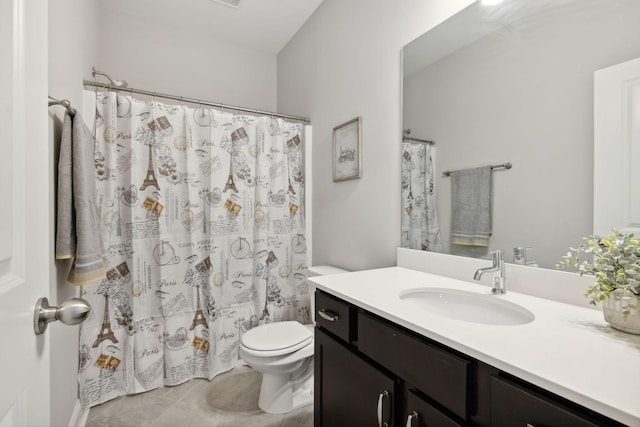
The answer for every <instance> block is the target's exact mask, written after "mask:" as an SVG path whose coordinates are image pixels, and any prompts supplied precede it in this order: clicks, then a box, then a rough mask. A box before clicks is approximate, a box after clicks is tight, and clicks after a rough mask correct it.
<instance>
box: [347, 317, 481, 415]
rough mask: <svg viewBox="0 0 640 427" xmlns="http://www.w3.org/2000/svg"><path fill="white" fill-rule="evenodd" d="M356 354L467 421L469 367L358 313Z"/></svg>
mask: <svg viewBox="0 0 640 427" xmlns="http://www.w3.org/2000/svg"><path fill="white" fill-rule="evenodd" d="M358 350H359V351H360V352H362V353H364V354H366V355H367V356H369V357H370V358H371V359H373V360H374V361H376V362H377V363H379V364H381V365H382V366H384V367H386V368H387V369H389V370H390V371H391V372H393V373H394V374H396V375H398V376H399V377H400V378H402V379H403V380H405V381H406V382H407V383H409V384H411V385H412V386H414V387H415V388H417V389H418V390H420V391H421V392H423V393H424V394H426V395H427V396H429V397H430V398H432V399H433V400H435V401H437V402H438V403H440V404H441V405H443V406H444V407H446V408H447V409H449V410H450V411H452V412H453V413H454V414H456V415H457V416H459V417H461V418H463V419H467V417H468V406H469V405H468V395H469V392H468V390H467V384H468V381H469V370H470V366H471V363H470V362H469V361H468V360H465V359H462V358H460V357H458V356H457V355H454V354H452V353H449V352H447V351H444V350H442V349H440V348H438V347H436V346H434V345H432V344H429V343H427V342H425V341H424V340H422V339H418V338H416V337H414V336H412V335H410V334H409V333H407V332H405V331H402V330H400V329H398V328H395V327H392V326H390V325H388V324H385V323H384V322H382V321H381V320H378V319H376V318H374V317H372V316H370V315H368V314H366V313H364V312H362V311H360V312H358Z"/></svg>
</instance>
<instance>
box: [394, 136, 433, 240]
mask: <svg viewBox="0 0 640 427" xmlns="http://www.w3.org/2000/svg"><path fill="white" fill-rule="evenodd" d="M434 156H435V148H434V147H432V146H431V145H427V144H423V143H411V142H403V143H402V165H401V173H402V191H401V197H402V212H401V215H402V225H401V231H402V239H401V245H402V247H404V248H410V249H420V250H423V251H430V252H441V251H442V241H441V237H440V225H439V223H438V215H437V212H436V195H435V187H434V178H435V177H434V173H435V171H434V166H433V157H434Z"/></svg>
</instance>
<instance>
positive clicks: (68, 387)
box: [43, 0, 100, 426]
mask: <svg viewBox="0 0 640 427" xmlns="http://www.w3.org/2000/svg"><path fill="white" fill-rule="evenodd" d="M99 25H100V24H99V7H98V1H97V0H56V1H55V4H50V5H49V95H51V96H54V97H56V98H64V99H68V100H70V101H71V103H72V105H74V106H75V107H76V108H78V110H81V106H82V79H83V78H89V77H90V76H91V65H93V64H95V62H96V60H97V56H98V53H97V46H98V35H99V32H98V28H99ZM43 102H44V101H43ZM63 117H64V108H63V107H59V106H56V107H51V108H49V142H50V144H52V145H54V147H55V150H54V151H55V153H56V154H55V158H53V159H51V162H52V168H51V170H52V171H56V170H57V166H56V165H57V153H58V146H59V141H60V132H61V128H62V124H61V123H62V122H61V120H62V118H63ZM54 183H55V176H52V177H51V194H52V195H54V194H55V192H54V190H53V189H54ZM51 204H52V206H53V204H54V201H53V200H51ZM51 212H55V210H54V209H53V207H52V209H51ZM51 220H52V221H53V218H52V219H51ZM54 228H55V227H51V230H54ZM51 239H53V236H51ZM52 256H53V255H52ZM68 267H69V265H68V263H67V262H61V261H56V263H55V269H56V271H55V272H54V273H53V277H57V280H56V281H52V283H51V288H50V291H49V302H51V303H52V304H59V303H61V302H63V301H64V300H66V299H67V298H70V297H73V296H77V295H78V293H79V288H78V287H75V286H73V285H70V284H68V283H67V282H66V281H65V280H64V279H65V274H66V272H67V271H68ZM78 331H79V327H78V326H66V325H62V324H55V325H52V326H51V327H49V328H48V329H47V335H48V339H49V340H50V343H51V421H52V425H54V426H66V425H68V424H69V419H70V417H71V413H72V411H73V407H74V405H75V403H76V399H77V380H76V377H77V372H78Z"/></svg>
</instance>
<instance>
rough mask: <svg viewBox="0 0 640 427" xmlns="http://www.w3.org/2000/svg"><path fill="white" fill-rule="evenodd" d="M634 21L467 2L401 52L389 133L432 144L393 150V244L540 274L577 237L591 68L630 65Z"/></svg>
mask: <svg viewBox="0 0 640 427" xmlns="http://www.w3.org/2000/svg"><path fill="white" fill-rule="evenodd" d="M639 20H640V1H638V0H507V1H505V2H504V3H502V4H500V5H497V6H491V7H488V6H484V5H482V4H481V3H480V2H477V3H474V4H472V5H471V6H469V7H468V8H466V9H464V10H463V11H461V12H460V13H458V14H457V15H455V16H454V17H452V18H451V19H449V20H447V21H445V22H444V23H443V24H441V25H439V26H438V27H435V28H434V29H432V30H430V31H429V32H427V33H426V34H424V35H423V36H421V37H420V38H418V39H416V40H415V41H413V42H412V43H410V44H409V45H407V46H406V47H405V48H404V49H403V129H410V130H411V137H413V138H417V139H425V140H432V141H434V143H435V144H434V145H425V144H420V143H418V144H415V143H413V141H408V140H407V141H403V142H402V155H401V161H402V167H401V169H402V186H403V189H402V206H401V209H402V221H403V222H402V245H403V246H404V247H411V248H414V249H423V250H432V251H438V252H444V253H450V254H456V255H464V256H473V257H486V256H487V253H488V251H489V250H493V249H502V250H503V251H505V259H506V260H508V261H510V262H513V261H514V259H515V260H516V261H517V262H518V263H521V264H530V265H537V266H540V267H544V268H553V266H554V265H555V264H556V263H557V262H558V261H559V260H560V259H561V257H562V255H564V254H565V253H566V251H567V249H568V248H569V246H575V245H578V244H580V243H581V241H582V240H581V239H582V237H583V236H587V235H589V234H591V233H592V232H593V200H594V199H593V189H594V184H593V179H594V173H593V168H594V166H593V165H594V154H593V153H594V142H593V141H594V130H593V129H594V118H593V117H594V72H596V71H597V70H600V69H603V68H606V67H610V66H612V65H615V64H619V63H622V62H626V61H629V60H631V59H634V58H637V57H640V25H638V22H639ZM405 136H407V135H405ZM635 144H636V145H637V144H638V142H636V143H635ZM416 145H418V148H416V147H415V146H416ZM505 163H512V165H513V168H511V169H506V168H497V169H493V170H491V169H489V171H490V172H489V173H488V174H486V173H484V175H483V172H482V171H484V170H486V168H487V167H489V166H492V165H502V164H505ZM445 171H453V173H452V174H451V176H447V175H444V174H443V172H445ZM472 172H473V173H474V174H475V175H474V176H475V177H474V178H473V179H470V178H468V177H466V178H465V176H466V175H465V174H468V173H472ZM480 176H484V178H482V179H480V178H478V177H480ZM470 183H472V184H470ZM454 190H456V191H454ZM454 193H455V194H454ZM461 194H462V196H461ZM410 196H411V197H410ZM638 197H640V196H638ZM454 207H455V208H454ZM478 217H482V218H485V220H484V222H482V221H481V224H477V222H478V221H476V220H477V218H478ZM460 218H462V220H461V219H460ZM486 218H488V222H487V219H486ZM460 224H462V225H460ZM452 226H453V227H454V228H456V229H457V230H455V231H456V232H455V233H454V234H460V235H465V234H469V235H470V236H471V237H469V238H468V239H467V240H466V241H465V240H464V239H462V240H456V239H454V240H453V241H452ZM611 226H612V227H613V226H615V224H611ZM460 228H461V229H460ZM467 232H468V233H467ZM483 233H485V234H486V237H487V238H486V239H484V238H476V237H477V236H478V235H482V234H483ZM456 241H457V242H459V243H462V244H456V243H455V242H456Z"/></svg>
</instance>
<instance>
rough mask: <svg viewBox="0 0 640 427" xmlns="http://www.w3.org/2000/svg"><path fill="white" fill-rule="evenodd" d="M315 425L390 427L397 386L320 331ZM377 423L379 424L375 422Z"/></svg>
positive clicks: (316, 376)
mask: <svg viewBox="0 0 640 427" xmlns="http://www.w3.org/2000/svg"><path fill="white" fill-rule="evenodd" d="M315 360H316V362H315V363H316V364H315V399H316V405H317V406H316V407H320V408H322V410H320V411H315V413H314V417H315V420H314V425H315V426H377V425H383V426H392V425H394V424H393V417H394V415H395V414H394V410H395V407H396V405H395V400H396V395H397V385H398V383H397V382H396V381H395V380H394V379H393V378H391V377H389V376H387V375H386V374H384V373H383V372H381V371H380V370H378V369H377V368H375V367H373V366H372V365H370V364H369V363H367V362H366V361H364V360H362V359H361V358H360V357H359V356H358V355H357V354H355V353H353V352H352V351H350V350H349V349H348V348H347V347H346V346H344V345H342V344H340V343H339V342H338V341H337V340H335V339H334V338H331V337H330V336H328V335H327V334H326V333H324V332H323V331H322V330H316V336H315ZM379 420H380V421H379Z"/></svg>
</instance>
